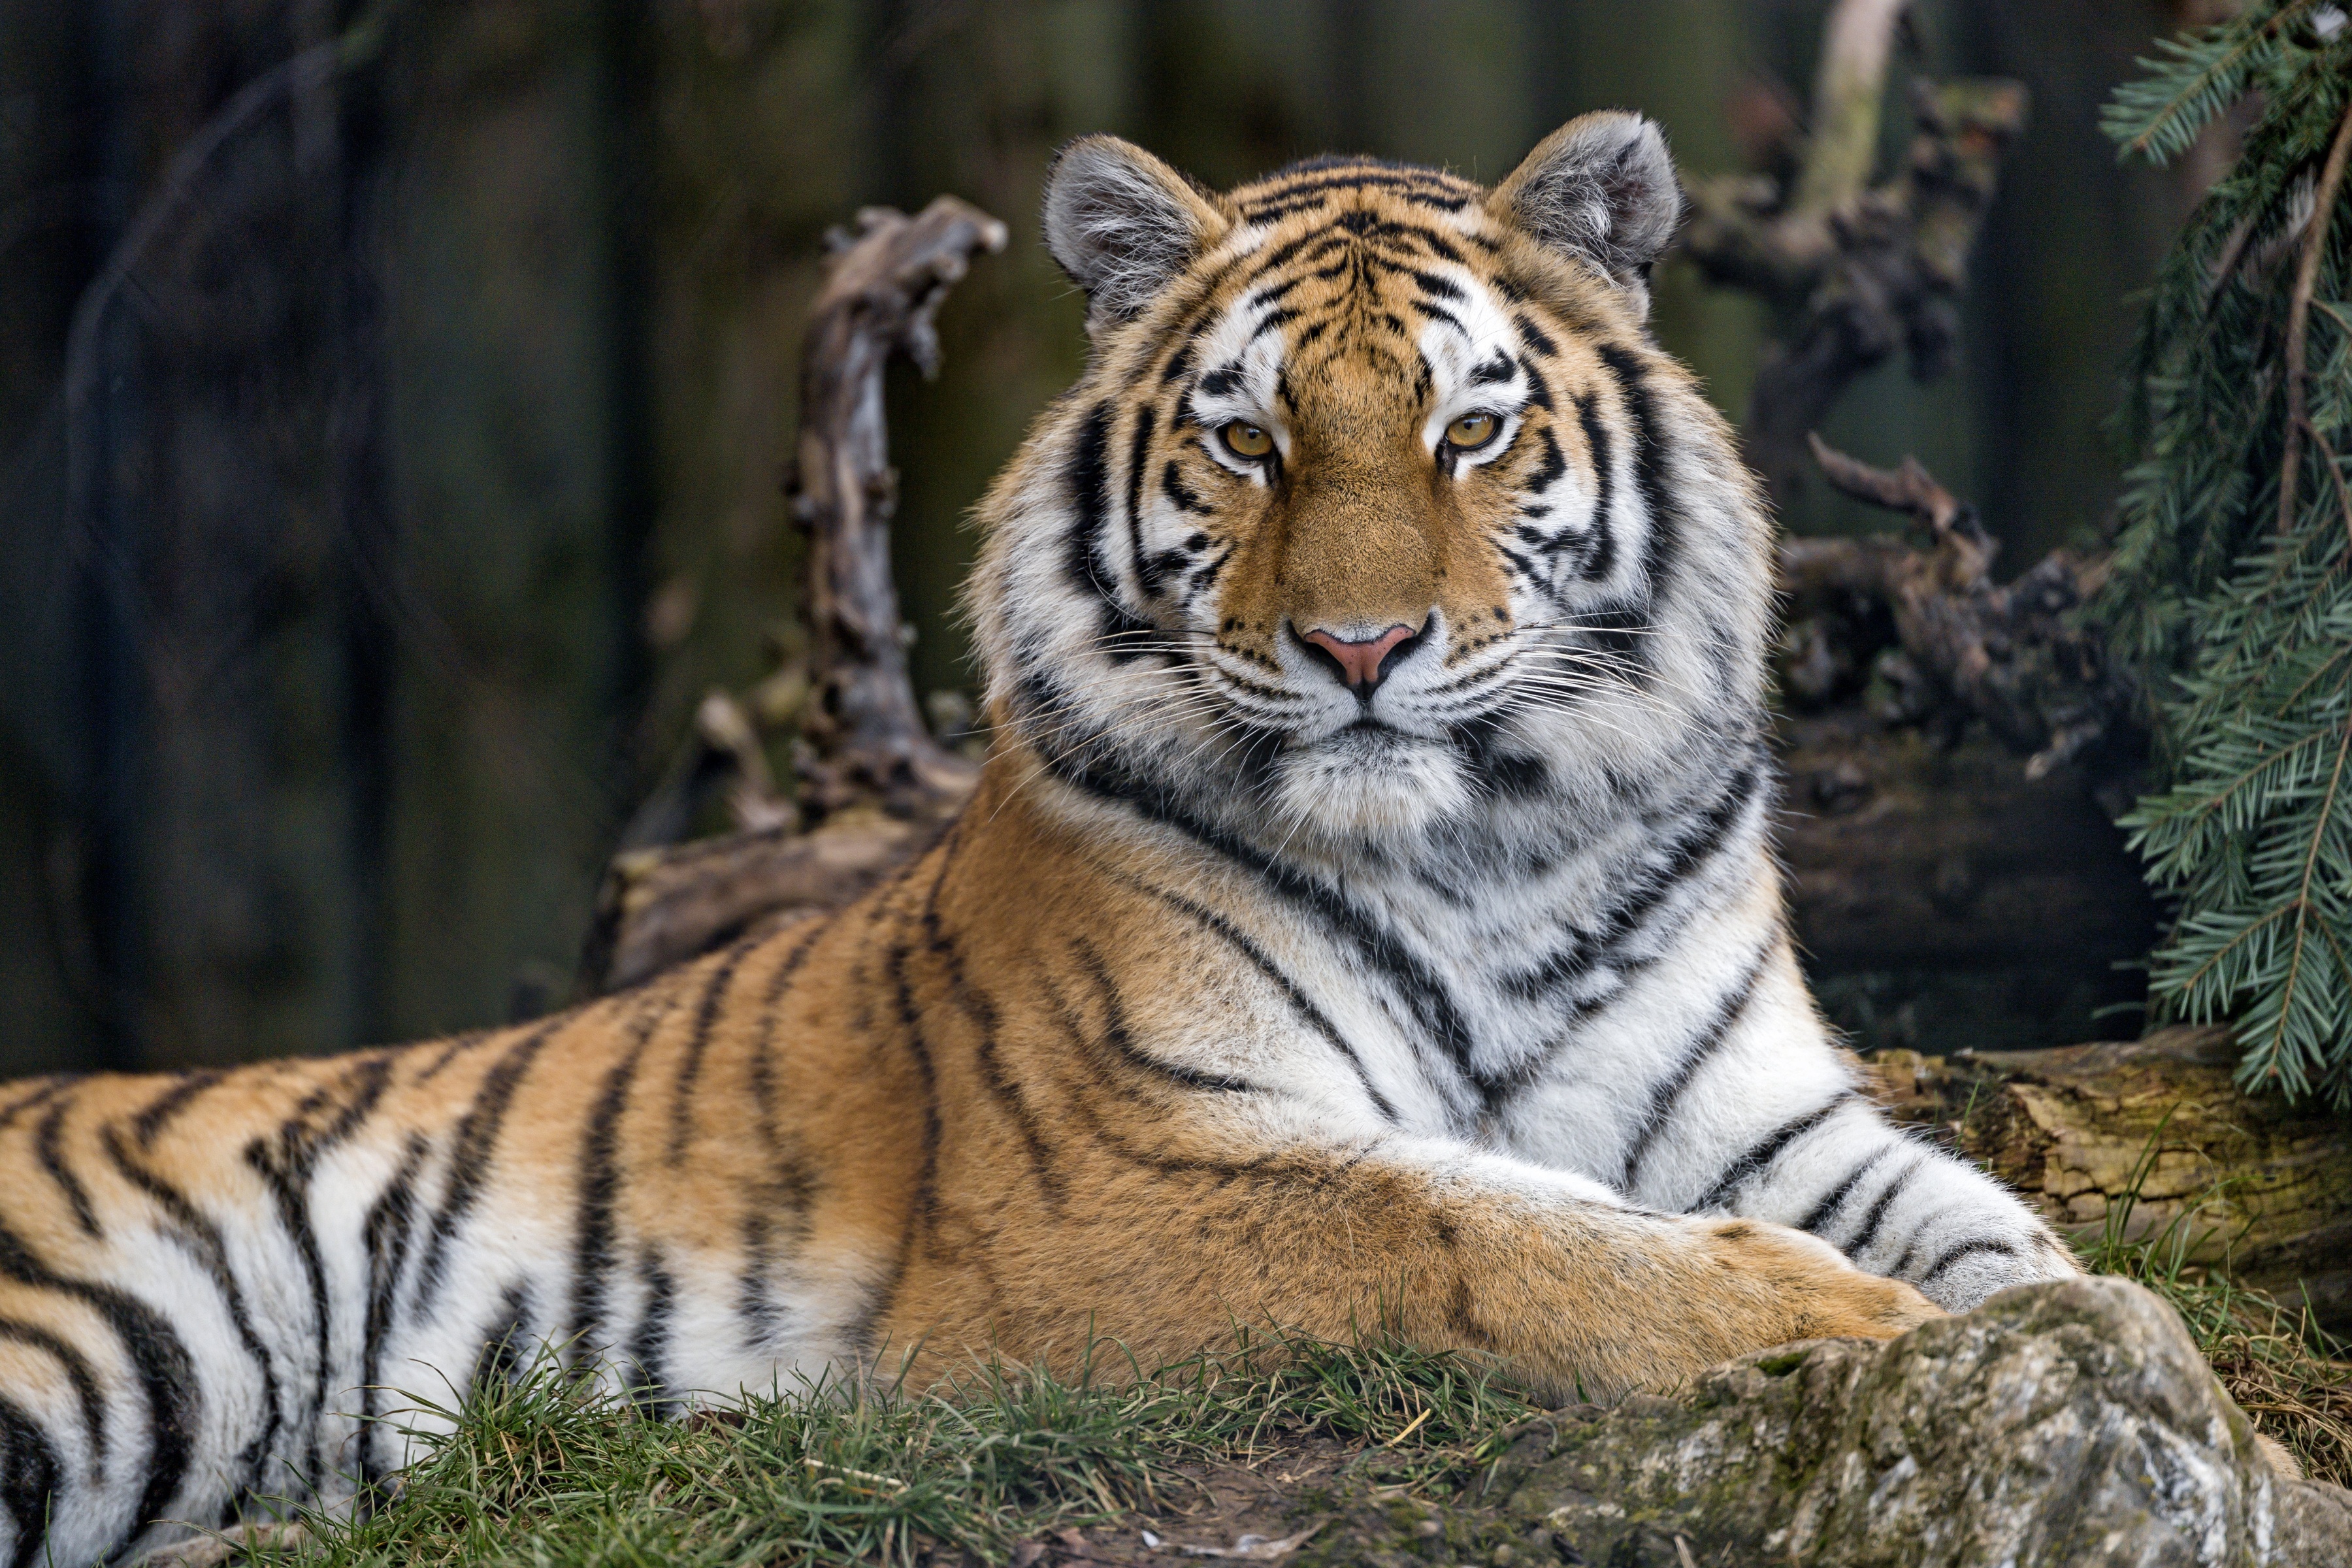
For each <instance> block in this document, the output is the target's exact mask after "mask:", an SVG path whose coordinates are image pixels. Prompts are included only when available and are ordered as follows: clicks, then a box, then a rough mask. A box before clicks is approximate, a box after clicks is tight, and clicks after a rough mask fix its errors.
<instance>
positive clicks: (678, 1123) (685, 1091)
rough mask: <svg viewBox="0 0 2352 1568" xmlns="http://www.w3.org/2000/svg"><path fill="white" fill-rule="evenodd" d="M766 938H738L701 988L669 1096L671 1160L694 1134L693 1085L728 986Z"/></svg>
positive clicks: (682, 1153) (679, 1157)
mask: <svg viewBox="0 0 2352 1568" xmlns="http://www.w3.org/2000/svg"><path fill="white" fill-rule="evenodd" d="M766 940H767V939H766V938H764V937H756V938H751V939H749V940H746V941H743V942H737V943H736V944H735V947H734V949H733V950H732V951H731V952H729V953H728V954H727V956H726V957H724V958H722V959H720V960H719V964H718V967H716V968H714V969H713V970H711V972H710V984H708V985H706V986H704V987H703V990H702V1005H700V1006H698V1007H697V1008H696V1009H695V1013H694V1033H692V1034H691V1035H688V1037H687V1039H686V1054H685V1056H684V1057H683V1058H680V1059H679V1061H678V1064H677V1082H676V1083H675V1084H674V1085H673V1086H672V1087H671V1089H670V1100H669V1163H671V1164H673V1165H677V1164H681V1163H684V1162H685V1159H686V1145H687V1143H688V1141H689V1140H690V1139H691V1138H692V1137H693V1135H694V1114H693V1105H694V1086H695V1081H696V1079H699V1078H700V1077H701V1076H702V1057H703V1053H704V1052H705V1051H706V1050H708V1049H709V1046H710V1031H711V1030H712V1029H714V1028H716V1027H717V1026H718V1024H719V1009H720V1008H721V1007H722V1006H723V1005H725V1003H726V1000H727V987H728V985H729V984H730V983H732V982H733V980H734V978H735V971H736V970H738V969H740V968H741V967H742V964H743V960H744V958H745V957H746V956H748V955H749V954H750V953H751V950H752V949H754V948H756V947H758V946H760V945H761V943H762V942H765V941H766Z"/></svg>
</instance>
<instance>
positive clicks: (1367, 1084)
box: [1119, 877, 1397, 1121]
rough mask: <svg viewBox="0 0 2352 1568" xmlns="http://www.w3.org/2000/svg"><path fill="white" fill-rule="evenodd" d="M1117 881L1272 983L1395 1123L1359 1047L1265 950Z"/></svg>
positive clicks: (1173, 901)
mask: <svg viewBox="0 0 2352 1568" xmlns="http://www.w3.org/2000/svg"><path fill="white" fill-rule="evenodd" d="M1119 880H1120V881H1122V882H1125V883H1126V884H1127V885H1128V886H1129V887H1130V888H1133V889H1136V890H1138V891H1139V892H1143V893H1148V894H1150V896H1151V897H1153V898H1155V899H1158V900H1160V902H1162V903H1164V904H1167V905H1168V906H1169V907H1170V908H1171V909H1174V910H1179V911H1181V913H1183V914H1186V915H1189V916H1191V917H1192V919H1193V920H1195V921H1199V922H1200V923H1201V924H1202V925H1203V926H1206V927H1207V928H1208V929H1209V930H1210V931H1213V932H1214V933H1215V934H1216V935H1217V936H1218V937H1220V938H1222V939H1223V941H1224V942H1226V943H1227V944H1228V945H1229V946H1231V947H1232V948H1233V949H1234V952H1238V953H1240V954H1241V955H1242V956H1243V957H1244V958H1245V959H1247V960H1249V962H1250V963H1251V964H1252V965H1253V966H1255V968H1256V970H1257V972H1258V973H1260V974H1263V975H1264V976H1265V978H1266V979H1267V980H1269V981H1270V982H1272V983H1273V984H1274V987H1275V989H1276V990H1277V991H1279V992H1280V993H1282V999H1283V1000H1284V1001H1285V1002H1287V1003H1288V1004H1289V1005H1291V1007H1292V1008H1293V1009H1295V1010H1296V1011H1297V1014H1298V1016H1300V1017H1302V1018H1304V1019H1306V1020H1307V1027H1308V1028H1310V1029H1312V1030H1314V1031H1315V1032H1316V1033H1317V1034H1318V1035H1320V1036H1322V1037H1323V1039H1324V1043H1325V1044H1327V1045H1328V1046H1329V1047H1331V1048H1332V1049H1333V1050H1335V1051H1338V1052H1339V1055H1340V1057H1341V1058H1344V1059H1345V1060H1346V1062H1347V1064H1348V1067H1349V1070H1350V1071H1351V1072H1353V1073H1354V1074H1355V1075H1356V1081H1357V1083H1358V1084H1360V1085H1361V1086H1362V1088H1363V1090H1364V1093H1365V1094H1366V1095H1367V1096H1369V1097H1370V1100H1371V1102H1372V1105H1373V1107H1374V1108H1375V1109H1376V1110H1379V1111H1380V1113H1381V1119H1382V1120H1384V1121H1396V1119H1397V1111H1396V1107H1395V1106H1393V1105H1391V1104H1390V1103H1389V1099H1388V1096H1386V1095H1384V1094H1382V1093H1381V1091H1380V1089H1379V1088H1378V1087H1376V1086H1375V1085H1374V1084H1373V1082H1372V1076H1371V1072H1370V1069H1369V1068H1366V1067H1365V1066H1364V1060H1363V1058H1361V1057H1360V1056H1358V1055H1357V1054H1356V1047H1354V1046H1352V1045H1350V1044H1349V1043H1348V1037H1346V1036H1345V1035H1342V1034H1341V1033H1339V1026H1338V1025H1337V1024H1334V1023H1333V1022H1332V1021H1331V1018H1330V1016H1329V1015H1328V1014H1327V1013H1325V1012H1324V1011H1323V1009H1322V1008H1320V1007H1318V1006H1317V1005H1315V1003H1314V1002H1313V1001H1312V1000H1311V999H1310V998H1309V997H1308V996H1307V993H1306V992H1304V991H1302V990H1300V989H1299V988H1298V984H1297V982H1296V981H1294V980H1293V979H1291V978H1290V976H1289V974H1288V973H1286V972H1285V971H1284V970H1283V968H1282V966H1281V965H1280V964H1278V963H1275V962H1274V960H1273V958H1272V957H1271V956H1269V955H1268V954H1267V953H1266V952H1265V950H1264V949H1263V948H1261V947H1259V946H1258V945H1257V943H1256V942H1252V941H1251V940H1250V939H1249V938H1248V937H1247V936H1246V935H1244V934H1243V932H1242V931H1240V930H1239V929H1238V928H1236V927H1235V926H1234V923H1233V922H1232V921H1229V920H1227V919H1225V917H1224V916H1223V915H1221V914H1219V913H1217V912H1216V911H1215V910H1211V909H1206V908H1204V907H1202V905H1200V904H1196V903H1194V902H1193V901H1192V900H1190V899H1188V898H1186V897H1184V896H1183V895H1182V894H1181V893H1173V892H1170V891H1169V890H1168V889H1165V888H1157V887H1153V886H1152V885H1151V884H1150V883H1149V882H1143V881H1138V880H1136V879H1132V878H1127V877H1121V878H1119Z"/></svg>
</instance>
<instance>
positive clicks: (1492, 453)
mask: <svg viewBox="0 0 2352 1568" xmlns="http://www.w3.org/2000/svg"><path fill="white" fill-rule="evenodd" d="M1680 212H1681V195H1680V191H1679V188H1678V186H1677V185H1676V184H1675V174H1674V166H1673V163H1672V162H1671V160H1670V159H1669V157H1668V155H1667V153H1666V149H1665V144H1664V140H1663V139H1662V138H1661V137H1660V135H1659V133H1658V132H1657V130H1656V128H1655V127H1654V126H1653V125H1652V124H1650V123H1649V122H1648V121H1644V120H1642V119H1640V118H1639V117H1637V116H1634V115H1630V114H1622V113H1605V114H1593V115H1587V116H1585V117H1584V118H1582V119H1580V120H1577V121H1572V122H1571V123H1570V124H1569V125H1567V126H1565V127H1563V128H1562V129H1561V130H1559V132H1555V133H1554V134H1553V135H1551V136H1550V137H1549V138H1548V139H1547V140H1546V141H1545V142H1543V143H1542V144H1541V145H1540V146H1538V148H1537V149H1536V150H1535V151H1534V153H1531V154H1530V155H1529V156H1528V159H1527V161H1526V162H1525V163H1523V164H1522V165H1521V166H1520V167H1519V168H1518V169H1517V171H1516V172H1515V173H1513V174H1511V175H1510V177H1509V178H1507V179H1506V180H1505V181H1504V182H1503V183H1502V184H1499V185H1497V186H1496V187H1495V188H1494V189H1493V190H1491V191H1489V190H1486V189H1484V188H1482V187H1480V186H1478V185H1475V184H1471V183H1469V182H1467V181H1465V180H1461V179H1458V178H1455V177H1454V176H1453V175H1451V174H1443V173H1439V172H1437V171H1434V170H1430V169H1423V168H1417V167H1411V166H1404V165H1398V164H1391V163H1373V162H1368V161H1360V160H1336V159H1318V160H1317V161H1314V162H1312V163H1302V164H1298V165H1296V166H1294V167H1292V168H1289V169H1286V170H1284V171H1283V172H1282V173H1280V174H1276V175H1274V176H1272V177H1270V178H1267V179H1265V180H1262V181H1260V182H1258V183H1256V184H1249V185H1244V186H1243V187H1241V188H1239V189H1237V190H1234V191H1233V192H1230V193H1228V194H1225V195H1217V194H1214V193H1212V192H1209V191H1206V190H1204V189H1202V188H1201V187H1200V186H1198V185H1197V184H1193V183H1192V182H1191V181H1189V180H1187V179H1186V178H1185V177H1184V176H1182V175H1181V174H1178V173H1177V172H1176V171H1174V170H1173V169H1171V168H1170V167H1169V166H1168V165H1166V164H1164V163H1161V162H1160V161H1159V160H1158V159H1156V158H1154V157H1152V156H1151V155H1150V154H1149V153H1145V152H1143V151H1141V150H1140V149H1139V148H1136V147H1134V146H1131V145H1129V144H1128V143H1127V142H1120V141H1118V140H1117V139H1115V138H1112V137H1108V136H1090V137H1087V138H1084V139H1082V140H1080V141H1078V142H1073V143H1072V144H1070V145H1069V146H1068V147H1067V148H1066V149H1065V150H1064V151H1063V153H1061V155H1060V156H1059V158H1058V159H1057V160H1056V162H1055V166H1054V169H1053V171H1052V174H1051V176H1050V178H1049V180H1048V184H1047V190H1046V194H1045V242H1046V245H1047V247H1049V248H1050V249H1051V251H1052V253H1053V255H1054V257H1055V259H1056V260H1057V261H1058V262H1059V263H1060V264H1061V266H1062V267H1063V268H1065V269H1066V271H1067V272H1068V273H1069V274H1070V276H1071V277H1072V279H1075V280H1076V282H1077V284H1078V285H1079V287H1080V288H1082V289H1084V290H1085V291H1086V294H1087V302H1088V309H1087V332H1088V335H1089V337H1090V338H1091V340H1092V354H1091V358H1090V362H1089V364H1088V367H1087V374H1086V375H1085V377H1084V379H1083V380H1081V382H1080V383H1079V384H1077V386H1076V388H1074V389H1073V391H1072V392H1071V393H1070V394H1069V395H1066V397H1064V398H1063V399H1061V400H1059V401H1058V402H1057V403H1056V404H1055V405H1054V406H1053V407H1052V408H1050V409H1049V410H1048V411H1047V412H1046V413H1045V416H1042V418H1041V419H1040V421H1039V423H1038V425H1037V427H1036V428H1035V429H1034V431H1033V433H1032V435H1031V437H1030V438H1029V440H1028V442H1027V443H1026V444H1025V446H1024V448H1023V450H1022V452H1021V454H1020V456H1019V457H1018V458H1016V459H1015V460H1014V462H1013V465H1012V466H1011V467H1010V468H1008V469H1007V471H1006V472H1005V474H1004V475H1003V477H1002V478H1001V479H999V480H998V482H997V484H996V486H995V487H994V489H992V492H991V493H990V496H989V498H988V500H987V501H986V502H985V503H984V504H983V506H982V521H983V524H984V526H985V527H986V529H987V531H988V538H987V542H986V544H985V546H984V548H983V552H982V560H981V563H980V567H979V569H978V571H977V572H976V574H975V575H974V579H973V584H972V586H971V591H970V609H971V616H972V619H973V623H974V626H975V629H976V632H977V637H978V644H979V647H980V651H981V656H982V660H983V662H984V665H985V668H986V672H987V676H988V685H989V701H990V707H991V716H992V720H993V721H994V722H995V723H996V724H997V725H998V726H999V727H1000V729H1001V731H1003V732H1004V733H1005V734H1006V735H1007V736H1008V737H1009V740H1008V742H1007V744H1008V745H1009V746H1010V747H1012V748H1013V749H1015V750H1020V751H1024V752H1028V753H1034V763H1035V764H1036V765H1037V766H1039V767H1042V768H1043V769H1045V770H1046V771H1048V772H1050V773H1054V774H1056V775H1058V776H1059V777H1061V778H1062V779H1063V780H1065V781H1066V782H1068V783H1071V784H1077V785H1079V786H1081V787H1082V788H1083V789H1085V790H1087V791H1089V792H1092V793H1094V794H1096V795H1104V794H1108V795H1114V796H1117V797H1119V798H1122V799H1125V800H1127V801H1129V802H1130V803H1140V804H1143V805H1147V806H1158V807H1164V808H1168V809H1179V810H1181V811H1183V812H1184V813H1185V814H1186V815H1187V816H1192V817H1195V818H1203V819H1207V820H1211V821H1214V822H1217V823H1220V824H1222V825H1223V826H1224V827H1225V828H1226V829H1227V830H1228V831H1230V832H1233V833H1236V834H1238V835H1240V836H1242V837H1244V838H1247V839H1252V840H1256V841H1259V842H1261V843H1263V844H1265V845H1267V846H1268V847H1271V846H1272V845H1273V844H1274V843H1276V842H1279V843H1280V844H1282V845H1286V846H1288V845H1297V847H1299V848H1300V849H1302V850H1306V851H1313V850H1315V849H1316V848H1318V847H1320V848H1321V849H1322V850H1324V851H1325V852H1327V853H1338V852H1348V851H1350V850H1354V849H1360V848H1361V847H1363V846H1364V845H1366V844H1367V843H1379V842H1381V841H1392V840H1395V839H1397V838H1399V837H1414V836H1420V837H1427V836H1430V835H1432V834H1438V835H1443V834H1444V833H1445V832H1446V831H1447V830H1448V829H1449V828H1460V827H1464V826H1467V825H1470V824H1473V823H1475V821H1477V820H1478V819H1479V818H1480V816H1481V814H1486V815H1487V816H1488V817H1489V818H1491V816H1492V814H1493V813H1495V812H1496V811H1505V812H1508V811H1512V810H1515V809H1521V808H1524V807H1527V806H1528V805H1529V804H1530V803H1532V804H1533V805H1534V808H1535V809H1537V810H1539V811H1544V812H1549V814H1550V815H1551V816H1552V818H1553V819H1554V820H1564V819H1563V818H1562V817H1561V816H1560V813H1561V811H1562V810H1563V809H1564V805H1563V803H1566V805H1565V809H1567V811H1568V814H1569V816H1573V815H1574V806H1573V803H1574V802H1576V801H1579V800H1585V801H1591V800H1595V799H1599V798H1601V797H1603V796H1609V795H1613V796H1614V797H1615V798H1617V799H1618V800H1620V801H1622V800H1624V799H1626V798H1628V797H1629V796H1631V795H1633V794H1635V793H1639V792H1641V791H1642V790H1643V785H1644V783H1645V781H1654V780H1656V779H1659V778H1663V777H1669V776H1671V774H1672V773H1673V772H1674V771H1675V770H1676V769H1678V768H1680V769H1687V768H1688V767H1689V766H1691V764H1692V763H1694V762H1695V761H1696V757H1695V754H1694V753H1695V752H1703V751H1706V750H1707V749H1709V748H1715V749H1717V750H1719V749H1721V748H1723V747H1726V746H1743V745H1751V744H1752V743H1753V740H1754V736H1755V733H1756V731H1757V728H1758V722H1759V714H1760V711H1761V700H1760V694H1761V671H1762V663H1763V660H1762V648H1763V638H1764V636H1765V632H1766V627H1767V625H1768V622H1769V609H1770V593H1771V578H1770V569H1769V556H1768V540H1769V531H1768V528H1767V525H1766V521H1765V519H1764V514H1763V511H1762V509H1761V506H1760V504H1759V500H1758V499H1757V497H1756V493H1755V491H1754V489H1753V486H1752V485H1751V483H1750V481H1749V479H1748V476H1747V473H1746V470H1745V469H1744V468H1742V467H1741V465H1740V463H1739V461H1738V457H1737V454H1736V451H1735V447H1734V445H1733V441H1732V437H1731V436H1730V433H1729V431H1728V429H1727V426H1725V425H1724V424H1723V422H1722V420H1721V419H1720V418H1719V417H1718V416H1717V415H1716V414H1715V412H1714V411H1713V410H1712V409H1711V408H1710V407H1709V406H1708V405H1707V404H1706V400H1705V399H1704V397H1703V396H1702V395H1700V394H1699V392H1698V390H1697V388H1696V385H1695V384H1693V382H1692V380H1691V378H1690V377H1689V376H1688V374H1686V373H1685V372H1684V371H1683V370H1682V369H1681V368H1680V367H1679V366H1678V365H1677V364H1676V363H1675V362H1674V361H1673V360H1672V359H1670V358H1669V357H1667V356H1666V355H1665V354H1664V353H1662V352H1661V351H1660V350H1659V349H1658V348H1657V347H1656V345H1655V344H1654V342H1653V341H1652V339H1651V337H1650V334H1649V331H1648V329H1647V325H1646V321H1647V315H1648V308H1649V294H1648V276H1649V270H1650V266H1651V263H1652V262H1653V261H1654V259H1655V258H1656V257H1657V255H1658V253H1659V252H1660V250H1661V249H1662V248H1663V247H1664V246H1665V244H1666V242H1667V241H1668V239H1669V238H1670V237H1672V235H1673V232H1674V229H1675V225H1676V223H1677V221H1678V219H1679V216H1680ZM1592 792H1600V794H1599V795H1595V794H1594V793H1592Z"/></svg>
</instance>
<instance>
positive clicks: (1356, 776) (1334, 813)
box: [1274, 727, 1473, 839]
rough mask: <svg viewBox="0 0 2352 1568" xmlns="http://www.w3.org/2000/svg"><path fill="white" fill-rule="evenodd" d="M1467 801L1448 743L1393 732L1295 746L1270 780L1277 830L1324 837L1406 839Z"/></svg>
mask: <svg viewBox="0 0 2352 1568" xmlns="http://www.w3.org/2000/svg"><path fill="white" fill-rule="evenodd" d="M1472 800H1473V795H1472V791H1471V788H1470V782H1469V780H1468V778H1467V777H1465V774H1464V772H1463V767H1462V760H1461V757H1460V756H1459V754H1457V753H1456V752H1454V749H1453V748H1452V747H1451V746H1448V745H1446V744H1445V743H1444V742H1438V741H1429V740H1424V739H1422V738H1421V737H1419V736H1414V735H1406V734H1401V733H1399V732H1398V731H1394V730H1367V729H1363V728H1360V727H1359V728H1355V729H1349V730H1343V731H1340V732H1339V733H1338V734H1336V735H1333V736H1330V737H1328V738H1327V739H1325V740H1322V741H1319V742H1315V743H1313V744H1312V745H1309V746H1304V747H1301V748H1299V749H1298V750H1296V751H1294V752H1290V753H1289V754H1288V755H1286V757H1285V758H1284V759H1283V762H1282V764H1281V767H1280V770H1279V772H1278V773H1277V774H1276V779H1275V781H1274V807H1275V812H1276V816H1277V817H1278V818H1279V819H1280V830H1281V831H1282V832H1283V833H1284V834H1286V835H1287V834H1291V833H1294V832H1296V833H1297V834H1299V835H1301V836H1302V837H1321V838H1325V839H1360V838H1366V837H1381V838H1390V837H1409V836H1412V835H1414V834H1418V833H1421V832H1423V831H1424V830H1426V829H1428V828H1430V827H1432V826H1435V825H1436V824H1438V823H1441V822H1443V821H1444V820H1446V819H1447V818H1449V817H1455V816H1461V815H1462V814H1463V813H1465V811H1467V810H1468V809H1469V808H1470V806H1471V804H1472Z"/></svg>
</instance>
